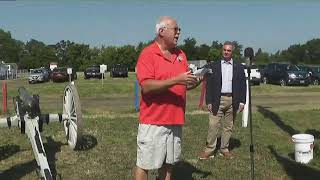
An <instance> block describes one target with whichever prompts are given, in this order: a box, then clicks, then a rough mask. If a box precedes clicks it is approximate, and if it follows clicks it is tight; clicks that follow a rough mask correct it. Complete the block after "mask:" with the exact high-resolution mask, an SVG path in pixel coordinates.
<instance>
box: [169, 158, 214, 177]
mask: <svg viewBox="0 0 320 180" xmlns="http://www.w3.org/2000/svg"><path fill="white" fill-rule="evenodd" d="M192 174H197V176H200V179H208V176H210V175H212V173H211V172H206V171H201V170H200V169H197V168H196V167H194V166H193V165H191V164H190V163H188V162H185V161H180V162H179V163H177V164H176V165H175V166H174V168H173V171H172V179H173V180H182V179H183V180H193V178H192Z"/></svg>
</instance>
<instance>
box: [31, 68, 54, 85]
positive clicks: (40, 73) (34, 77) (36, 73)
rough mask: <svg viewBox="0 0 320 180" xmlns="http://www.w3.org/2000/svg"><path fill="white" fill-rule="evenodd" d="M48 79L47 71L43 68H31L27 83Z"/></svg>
mask: <svg viewBox="0 0 320 180" xmlns="http://www.w3.org/2000/svg"><path fill="white" fill-rule="evenodd" d="M49 80H50V74H49V71H48V70H47V69H45V68H39V69H31V71H30V75H29V77H28V82H29V84H33V83H37V82H47V81H49Z"/></svg>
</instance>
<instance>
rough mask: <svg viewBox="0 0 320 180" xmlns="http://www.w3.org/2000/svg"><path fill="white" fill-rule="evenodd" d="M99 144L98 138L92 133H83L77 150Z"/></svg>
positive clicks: (85, 149)
mask: <svg viewBox="0 0 320 180" xmlns="http://www.w3.org/2000/svg"><path fill="white" fill-rule="evenodd" d="M97 144H98V141H97V138H95V137H94V136H92V135H83V136H82V138H81V140H80V142H79V144H78V143H77V146H76V148H75V151H87V150H89V149H92V148H94V147H95V146H96V145H97Z"/></svg>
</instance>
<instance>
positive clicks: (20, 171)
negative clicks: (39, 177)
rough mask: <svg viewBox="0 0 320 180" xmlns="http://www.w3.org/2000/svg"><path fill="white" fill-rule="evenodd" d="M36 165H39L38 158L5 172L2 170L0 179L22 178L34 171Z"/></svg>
mask: <svg viewBox="0 0 320 180" xmlns="http://www.w3.org/2000/svg"><path fill="white" fill-rule="evenodd" d="M36 167H37V162H36V160H32V161H29V162H26V163H23V164H19V165H16V166H13V167H11V168H10V169H7V170H5V171H3V172H0V179H21V178H22V177H23V176H25V175H27V174H29V173H30V172H32V171H34V170H35V169H36Z"/></svg>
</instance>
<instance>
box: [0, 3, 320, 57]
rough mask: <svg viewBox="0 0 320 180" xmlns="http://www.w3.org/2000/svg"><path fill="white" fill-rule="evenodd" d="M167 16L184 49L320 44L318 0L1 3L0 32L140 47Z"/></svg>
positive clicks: (271, 49) (53, 40)
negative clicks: (192, 42)
mask: <svg viewBox="0 0 320 180" xmlns="http://www.w3.org/2000/svg"><path fill="white" fill-rule="evenodd" d="M161 15H170V16H173V17H175V18H176V19H177V20H178V23H179V25H180V27H181V29H182V31H181V36H180V40H179V41H180V43H183V39H185V38H187V37H194V38H195V39H196V40H197V42H198V45H199V44H201V43H206V44H208V45H210V44H211V42H212V41H213V40H217V41H219V42H223V41H225V40H232V41H233V40H235V41H238V42H239V43H240V44H242V45H244V46H245V47H247V46H250V47H253V48H254V49H255V50H257V48H259V47H260V48H262V50H263V51H266V52H269V53H275V52H276V51H277V50H283V49H287V48H288V47H289V46H290V45H293V44H303V43H305V42H306V41H308V40H311V39H313V38H320V20H319V17H320V2H319V3H318V2H317V1H312V0H304V1H298V0H290V1H289V0H287V1H286V0H269V1H263V0H260V1H259V0H243V1H240V0H238V1H230V0H229V1H228V0H225V1H222V0H220V1H219V0H211V1H209V0H198V1H196V0H193V1H192V0H175V1H173V0H171V1H169V0H158V1H155V0H149V1H147V0H144V1H143V0H140V1H138V0H131V1H130V0H122V1H121V0H118V1H116V0H109V1H102V0H101V1H98V0H95V1H83V0H82V1H81V0H80V1H79V0H78V1H76V0H70V1H67V2H65V1H62V0H57V1H54V2H52V1H45V0H44V1H40V0H38V1H36V0H33V1H27V0H25V1H22V0H20V1H19V0H17V1H3V0H0V28H2V29H4V30H5V31H10V32H11V34H12V36H13V38H15V39H18V40H22V41H24V42H26V41H28V40H30V39H31V38H33V39H36V40H39V41H42V42H44V43H46V44H55V43H57V42H58V41H60V40H62V39H64V40H71V41H74V42H77V43H85V44H90V46H92V47H93V46H97V47H100V46H101V45H105V46H109V45H124V44H132V45H137V44H138V43H139V42H141V41H142V42H146V41H148V40H151V39H153V38H154V26H155V22H156V20H157V18H158V17H159V16H161Z"/></svg>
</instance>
